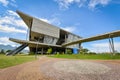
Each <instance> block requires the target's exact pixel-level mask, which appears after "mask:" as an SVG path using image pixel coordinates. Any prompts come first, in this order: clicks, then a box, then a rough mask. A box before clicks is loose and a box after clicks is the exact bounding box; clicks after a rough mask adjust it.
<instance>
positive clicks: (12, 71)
mask: <svg viewBox="0 0 120 80" xmlns="http://www.w3.org/2000/svg"><path fill="white" fill-rule="evenodd" d="M64 60H67V61H69V59H57V58H48V57H46V56H42V57H39V59H38V60H36V61H32V62H27V63H24V64H20V65H17V66H12V67H8V68H5V69H0V80H120V60H79V61H84V62H92V63H99V64H102V65H105V66H107V67H109V68H110V70H109V71H108V72H106V73H104V74H76V73H71V72H66V71H59V70H56V69H54V68H53V65H54V63H56V62H59V61H64ZM70 60H71V59H70Z"/></svg>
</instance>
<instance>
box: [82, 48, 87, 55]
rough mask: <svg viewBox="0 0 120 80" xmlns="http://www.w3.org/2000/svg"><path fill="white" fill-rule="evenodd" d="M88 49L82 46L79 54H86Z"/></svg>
mask: <svg viewBox="0 0 120 80" xmlns="http://www.w3.org/2000/svg"><path fill="white" fill-rule="evenodd" d="M88 51H89V50H88V49H86V48H83V49H81V50H80V54H88Z"/></svg>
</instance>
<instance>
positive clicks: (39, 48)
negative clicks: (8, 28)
mask: <svg viewBox="0 0 120 80" xmlns="http://www.w3.org/2000/svg"><path fill="white" fill-rule="evenodd" d="M17 13H18V14H19V16H20V17H21V18H22V19H23V21H24V22H25V24H26V25H27V26H28V29H29V32H28V33H29V36H28V37H29V40H18V39H13V38H9V40H11V41H13V42H16V43H19V44H22V45H21V46H19V47H18V48H16V49H14V50H12V51H11V52H9V53H7V55H15V54H17V53H18V52H20V51H21V50H23V49H24V48H25V47H27V46H28V47H29V49H30V52H34V53H41V54H43V53H46V52H47V50H48V49H49V48H52V50H53V52H52V53H55V52H65V51H66V49H71V50H73V53H77V51H78V50H79V48H80V46H81V44H82V43H84V42H90V41H96V40H101V39H109V45H110V48H111V51H112V53H115V49H114V40H113V38H114V37H119V36H120V30H117V31H113V32H108V33H104V34H100V35H96V36H92V37H88V38H82V37H80V36H78V35H75V34H73V33H71V32H68V31H65V30H63V29H61V28H59V27H56V26H54V25H51V24H49V23H46V22H44V21H41V20H40V19H37V18H35V17H32V16H29V15H27V14H24V13H22V12H20V11H17Z"/></svg>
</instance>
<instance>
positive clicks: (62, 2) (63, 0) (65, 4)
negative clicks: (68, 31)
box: [55, 0, 86, 9]
mask: <svg viewBox="0 0 120 80" xmlns="http://www.w3.org/2000/svg"><path fill="white" fill-rule="evenodd" d="M55 1H56V2H57V3H58V4H59V7H60V9H68V8H69V6H70V5H71V4H73V3H75V4H77V5H78V6H79V7H81V6H82V5H83V4H84V3H85V1H86V0H55Z"/></svg>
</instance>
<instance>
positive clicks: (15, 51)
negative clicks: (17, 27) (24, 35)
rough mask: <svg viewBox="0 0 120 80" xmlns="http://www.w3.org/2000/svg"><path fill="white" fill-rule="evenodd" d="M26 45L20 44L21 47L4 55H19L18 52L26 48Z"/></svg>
mask: <svg viewBox="0 0 120 80" xmlns="http://www.w3.org/2000/svg"><path fill="white" fill-rule="evenodd" d="M27 46H28V44H22V45H21V46H19V47H17V48H16V49H14V50H12V51H10V52H8V53H7V54H6V55H7V56H8V55H16V54H17V53H19V52H20V51H22V50H23V49H24V48H25V47H27Z"/></svg>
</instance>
